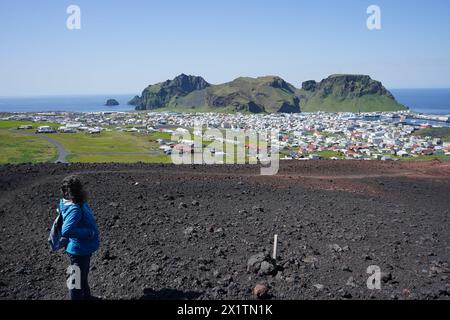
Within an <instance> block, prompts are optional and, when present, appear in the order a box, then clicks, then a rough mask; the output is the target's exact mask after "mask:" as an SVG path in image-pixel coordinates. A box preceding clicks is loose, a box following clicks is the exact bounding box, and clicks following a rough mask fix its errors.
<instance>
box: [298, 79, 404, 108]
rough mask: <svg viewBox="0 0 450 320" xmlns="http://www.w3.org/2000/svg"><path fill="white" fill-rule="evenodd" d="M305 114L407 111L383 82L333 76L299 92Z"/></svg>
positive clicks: (304, 84)
mask: <svg viewBox="0 0 450 320" xmlns="http://www.w3.org/2000/svg"><path fill="white" fill-rule="evenodd" d="M297 94H298V96H299V97H300V100H301V109H302V111H303V112H315V111H329V112H336V111H339V112H358V111H361V112H374V111H400V110H406V108H405V106H403V105H401V104H399V103H398V102H397V101H396V100H395V98H394V96H393V95H392V94H391V93H390V92H389V91H388V90H387V89H386V88H385V87H384V86H383V85H382V84H381V82H379V81H375V80H372V79H371V78H370V77H369V76H366V75H346V74H342V75H331V76H329V77H328V78H326V79H324V80H322V81H321V82H319V83H317V82H316V81H314V80H311V81H306V82H303V84H302V89H300V90H298V91H297Z"/></svg>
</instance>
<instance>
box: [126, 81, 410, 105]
mask: <svg viewBox="0 0 450 320" xmlns="http://www.w3.org/2000/svg"><path fill="white" fill-rule="evenodd" d="M129 104H131V105H134V106H136V110H155V109H158V110H160V109H161V111H162V110H172V111H178V112H189V111H196V112H247V113H298V112H300V111H304V112H313V111H329V112H341V111H352V112H358V111H394V110H404V109H405V107H404V106H402V105H400V104H399V103H397V102H396V101H395V98H394V97H393V96H392V94H391V93H390V92H389V91H387V90H386V88H384V87H383V85H382V84H381V83H380V82H378V81H374V80H372V79H371V78H370V77H369V76H362V75H333V76H330V77H328V78H327V79H324V80H322V81H321V82H319V83H317V82H315V81H306V82H304V83H303V85H302V88H301V89H297V88H295V87H294V86H293V85H291V84H289V83H288V82H286V81H284V80H283V79H281V78H280V77H276V76H266V77H259V78H244V77H242V78H237V79H235V80H233V81H231V82H227V83H224V84H219V85H210V84H209V83H208V82H206V81H205V80H204V79H203V78H202V77H196V76H187V75H185V74H182V75H180V76H178V77H176V78H175V79H173V80H167V81H165V82H162V83H157V84H154V85H150V86H148V87H147V88H146V89H145V90H144V91H143V92H142V95H141V96H140V97H139V96H136V97H134V98H133V99H132V100H130V102H129Z"/></svg>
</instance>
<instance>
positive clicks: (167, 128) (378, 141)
mask: <svg viewBox="0 0 450 320" xmlns="http://www.w3.org/2000/svg"><path fill="white" fill-rule="evenodd" d="M0 120H3V121H5V120H7V121H8V120H9V121H29V122H33V123H41V124H42V123H46V122H47V123H52V124H55V123H56V124H58V125H59V126H58V127H52V126H47V127H42V126H41V128H34V129H36V130H37V131H38V132H39V130H41V131H40V132H39V133H47V134H49V133H52V132H56V131H59V132H60V133H66V134H71V133H77V132H86V134H100V133H101V132H103V131H118V132H129V133H140V134H146V133H152V132H164V133H168V134H173V133H174V132H178V133H179V132H183V131H188V130H191V131H192V129H193V128H194V127H195V126H198V125H201V126H202V127H203V128H205V129H207V128H215V129H219V130H225V129H227V130H233V131H244V132H245V133H249V132H250V133H251V132H257V133H258V132H259V133H260V132H265V131H271V130H276V131H277V132H278V137H276V140H277V146H278V148H279V150H278V151H279V153H280V155H281V157H282V158H281V160H291V159H299V160H311V159H313V160H316V159H323V158H325V159H332V160H338V159H352V160H382V161H388V160H395V161H398V160H400V159H421V158H424V159H427V158H426V157H430V156H433V157H437V158H443V159H447V158H450V141H449V139H448V136H446V137H436V136H433V135H430V136H427V135H424V134H418V133H420V132H426V129H430V128H436V127H437V128H449V126H450V123H449V117H443V116H440V117H436V116H435V117H433V116H428V117H427V116H424V115H420V114H415V113H412V112H410V111H403V112H390V113H364V114H360V113H321V112H319V113H300V114H223V113H183V114H182V113H175V112H164V113H158V112H97V113H69V112H42V113H14V114H2V115H1V116H0ZM18 129H23V130H26V129H28V130H29V129H31V128H30V126H24V127H22V128H20V127H19V128H18ZM195 134H197V135H201V134H202V133H201V132H199V131H198V130H197V131H195V132H194V135H195ZM203 138H204V139H203V140H208V141H213V140H214V137H203ZM158 143H159V145H160V150H163V152H164V153H165V154H166V155H167V154H171V153H172V152H173V150H174V148H177V146H179V145H180V144H186V145H187V146H186V147H185V148H182V149H181V150H183V151H184V152H185V151H186V148H189V147H192V152H194V151H193V150H194V146H193V145H192V143H193V142H192V141H191V140H187V141H169V139H158ZM203 147H204V148H208V145H204V146H203ZM246 147H247V149H251V148H257V147H254V146H249V145H246ZM211 151H213V150H211Z"/></svg>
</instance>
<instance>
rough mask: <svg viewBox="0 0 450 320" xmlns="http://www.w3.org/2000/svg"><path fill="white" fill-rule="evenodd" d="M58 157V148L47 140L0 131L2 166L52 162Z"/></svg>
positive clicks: (0, 160)
mask: <svg viewBox="0 0 450 320" xmlns="http://www.w3.org/2000/svg"><path fill="white" fill-rule="evenodd" d="M2 128H5V127H4V126H3V127H2ZM56 157H57V150H56V148H55V147H54V146H53V145H52V144H51V143H49V142H47V141H46V140H44V139H42V138H39V137H33V136H24V135H20V134H17V133H13V132H11V131H9V130H4V129H0V164H7V163H11V164H15V163H40V162H52V161H55V160H56Z"/></svg>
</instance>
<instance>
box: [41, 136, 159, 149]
mask: <svg viewBox="0 0 450 320" xmlns="http://www.w3.org/2000/svg"><path fill="white" fill-rule="evenodd" d="M46 136H48V137H49V138H52V139H54V140H56V141H58V142H60V143H61V144H62V145H63V146H64V148H65V149H66V150H67V151H68V152H70V153H75V154H77V153H123V152H125V153H129V152H142V153H144V152H149V150H152V149H157V148H158V144H156V143H155V142H153V141H151V138H150V137H149V135H146V134H139V133H129V132H113V131H110V132H102V133H101V134H98V135H95V134H87V133H57V134H48V135H46Z"/></svg>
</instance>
